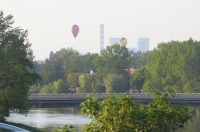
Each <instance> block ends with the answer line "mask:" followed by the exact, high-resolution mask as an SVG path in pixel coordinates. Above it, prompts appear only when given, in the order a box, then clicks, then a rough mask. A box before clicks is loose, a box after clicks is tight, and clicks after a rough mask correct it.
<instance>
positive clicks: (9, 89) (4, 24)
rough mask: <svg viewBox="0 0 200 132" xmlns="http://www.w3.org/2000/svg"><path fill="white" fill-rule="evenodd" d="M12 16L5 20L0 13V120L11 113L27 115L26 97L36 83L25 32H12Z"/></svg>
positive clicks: (17, 30)
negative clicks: (12, 111) (31, 86)
mask: <svg viewBox="0 0 200 132" xmlns="http://www.w3.org/2000/svg"><path fill="white" fill-rule="evenodd" d="M13 23H14V20H13V16H12V15H8V16H6V17H4V13H3V12H2V11H0V120H2V119H5V117H7V116H9V111H10V110H15V111H16V112H18V113H21V114H25V113H27V110H28V109H27V108H28V104H27V94H28V90H29V87H30V85H32V84H34V83H36V81H37V79H39V75H38V74H36V73H35V70H34V67H33V63H32V61H31V60H29V58H31V57H30V56H32V54H31V52H29V51H31V50H30V46H31V45H30V43H29V42H28V38H27V36H28V34H27V31H24V30H23V29H21V28H14V27H12V24H13Z"/></svg>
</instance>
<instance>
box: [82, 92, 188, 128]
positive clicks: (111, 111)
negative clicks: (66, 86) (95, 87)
mask: <svg viewBox="0 0 200 132" xmlns="http://www.w3.org/2000/svg"><path fill="white" fill-rule="evenodd" d="M81 106H82V108H81V112H82V114H86V115H88V116H89V117H91V118H92V122H91V123H90V124H88V125H85V131H87V132H105V131H106V132H140V131H141V132H174V131H175V130H177V129H178V128H182V127H183V126H184V123H186V122H187V121H188V120H189V119H190V118H191V113H190V112H189V109H188V107H185V106H176V105H173V104H171V103H170V102H169V101H168V98H167V97H166V96H160V97H156V98H154V100H153V102H152V103H149V104H148V105H145V104H141V103H137V102H135V101H134V99H133V98H132V97H130V96H129V95H126V96H123V97H119V98H117V99H116V98H115V97H113V96H110V97H108V98H107V99H105V100H103V101H100V100H99V99H97V98H95V97H94V98H89V99H88V100H86V101H85V102H83V103H82V104H81Z"/></svg>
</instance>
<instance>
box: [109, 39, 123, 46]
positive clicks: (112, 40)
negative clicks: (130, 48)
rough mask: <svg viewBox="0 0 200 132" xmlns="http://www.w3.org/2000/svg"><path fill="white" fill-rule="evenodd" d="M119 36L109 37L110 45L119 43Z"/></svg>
mask: <svg viewBox="0 0 200 132" xmlns="http://www.w3.org/2000/svg"><path fill="white" fill-rule="evenodd" d="M120 40H121V38H110V46H112V45H115V44H120Z"/></svg>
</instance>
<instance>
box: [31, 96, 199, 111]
mask: <svg viewBox="0 0 200 132" xmlns="http://www.w3.org/2000/svg"><path fill="white" fill-rule="evenodd" d="M125 94H126V93H117V94H105V93H98V94H88V93H79V94H77V93H73V94H72V93H71V94H64V93H61V94H31V95H29V96H28V99H29V103H30V105H31V107H33V108H51V107H79V106H80V104H81V103H82V102H83V101H85V100H86V99H87V98H88V96H97V97H98V98H99V99H105V98H106V97H107V96H109V95H113V96H116V97H119V96H123V95H125ZM130 95H131V96H133V97H134V100H135V101H141V102H144V103H149V102H151V101H152V99H153V97H152V95H151V94H149V93H133V94H130ZM170 101H172V102H174V103H183V104H191V105H199V104H200V93H177V94H176V98H175V99H170Z"/></svg>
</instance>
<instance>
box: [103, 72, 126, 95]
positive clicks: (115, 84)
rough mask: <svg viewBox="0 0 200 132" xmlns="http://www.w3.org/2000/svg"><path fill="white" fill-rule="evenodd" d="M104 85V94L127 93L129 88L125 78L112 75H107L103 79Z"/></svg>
mask: <svg viewBox="0 0 200 132" xmlns="http://www.w3.org/2000/svg"><path fill="white" fill-rule="evenodd" d="M104 84H105V86H106V93H120V92H128V88H129V84H128V80H127V78H125V77H124V76H123V75H117V74H113V73H110V74H107V76H106V77H105V78H104Z"/></svg>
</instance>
